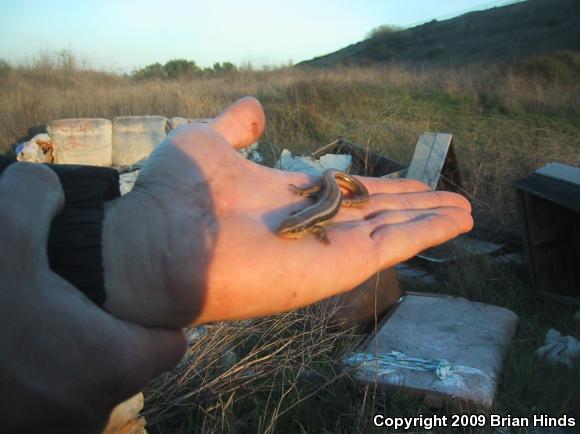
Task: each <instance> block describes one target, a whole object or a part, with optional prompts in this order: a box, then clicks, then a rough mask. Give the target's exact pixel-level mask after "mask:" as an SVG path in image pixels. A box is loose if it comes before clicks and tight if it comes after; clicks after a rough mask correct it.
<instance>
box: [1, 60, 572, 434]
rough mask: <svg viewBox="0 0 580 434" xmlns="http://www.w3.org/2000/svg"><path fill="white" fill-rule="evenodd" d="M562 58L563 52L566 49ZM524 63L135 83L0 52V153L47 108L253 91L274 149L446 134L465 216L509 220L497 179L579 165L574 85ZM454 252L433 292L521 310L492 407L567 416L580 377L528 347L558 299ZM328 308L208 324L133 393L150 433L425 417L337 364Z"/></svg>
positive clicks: (107, 111) (348, 340)
mask: <svg viewBox="0 0 580 434" xmlns="http://www.w3.org/2000/svg"><path fill="white" fill-rule="evenodd" d="M566 56H569V57H570V58H571V59H572V60H573V61H577V60H578V55H576V54H573V53H571V54H566ZM530 65H531V66H530ZM534 65H535V64H534V63H533V62H532V63H531V64H529V65H527V66H526V65H523V66H522V65H520V66H518V67H516V66H511V67H507V66H506V67H501V68H500V67H489V68H488V69H485V70H482V69H481V68H476V67H472V68H463V69H459V70H427V69H424V70H414V69H406V68H403V67H399V66H388V67H376V68H372V69H371V68H368V69H361V68H346V69H334V70H301V69H292V68H282V69H279V70H273V71H252V70H242V71H238V72H237V73H234V74H226V75H224V76H222V77H205V78H203V77H201V78H192V79H187V80H145V81H134V80H132V79H131V78H129V77H121V76H115V75H111V74H106V73H102V72H94V71H83V70H79V69H77V68H75V67H71V66H70V65H69V66H67V65H66V64H65V65H55V64H48V65H47V64H45V65H33V66H30V67H19V68H13V67H10V66H9V65H5V64H1V63H0V150H2V151H5V152H6V151H9V150H10V149H11V147H12V146H13V145H14V144H15V143H16V142H18V141H19V140H21V138H23V137H25V136H27V135H28V131H29V128H31V127H33V126H37V125H43V124H45V123H46V122H47V121H48V120H51V119H56V118H69V117H104V118H113V117H115V116H119V115H137V114H162V115H165V116H168V117H170V116H186V117H210V116H214V115H215V114H217V113H218V112H219V111H220V110H222V109H223V108H224V107H225V106H227V105H228V104H230V103H231V102H233V101H235V100H236V99H237V98H239V97H241V96H244V95H254V96H257V97H258V98H259V99H260V101H261V102H262V103H263V105H264V107H265V110H266V115H267V121H268V125H267V130H266V132H265V135H264V136H263V138H262V140H261V142H260V143H261V145H263V146H262V149H263V150H265V151H270V150H273V151H274V152H273V154H275V153H276V152H277V151H280V150H281V149H282V148H284V147H286V148H289V149H291V150H292V151H295V152H308V151H312V150H314V149H316V148H317V147H319V146H321V145H323V144H326V143H328V142H330V141H332V140H334V139H335V138H337V137H338V136H343V137H345V138H347V139H349V140H350V141H353V142H357V143H360V144H363V145H369V146H370V147H372V148H373V149H376V150H378V151H379V152H384V153H386V154H387V155H389V156H390V157H391V158H393V159H395V160H398V161H400V162H401V163H403V164H407V163H409V161H410V158H411V155H412V152H413V149H414V145H415V142H416V140H417V138H418V136H419V135H420V134H421V133H422V132H424V131H444V132H451V133H453V134H454V146H455V147H456V153H457V158H458V163H459V167H460V170H461V175H462V178H463V181H464V186H463V187H464V191H465V194H466V195H468V197H470V198H471V199H472V201H473V203H474V206H475V209H476V211H477V213H478V214H477V215H478V217H477V223H481V222H483V221H486V222H490V221H491V222H493V223H495V224H496V227H504V228H511V229H515V228H514V227H513V224H514V209H513V204H512V197H511V194H512V192H511V182H512V181H513V180H514V179H516V178H518V177H520V176H523V175H525V174H527V173H528V172H530V171H531V170H534V169H536V168H538V167H540V166H542V165H544V164H546V163H548V162H550V161H555V160H557V161H562V162H566V163H569V164H574V165H578V164H580V152H579V149H580V121H579V119H580V89H579V86H578V82H577V81H576V80H573V79H572V80H566V79H560V78H558V79H556V78H555V76H554V74H551V73H550V71H548V73H547V74H546V73H545V71H544V70H542V72H541V73H538V72H537V70H536V69H535V66H534ZM536 66H537V65H536ZM558 77H559V76H558ZM269 157H270V158H272V155H269ZM466 261H467V262H466V264H464V266H462V267H457V269H455V270H450V271H449V272H448V273H446V275H445V276H444V281H445V282H446V283H445V284H444V285H443V288H442V290H444V291H445V292H448V293H457V294H460V295H464V296H468V297H469V298H471V299H475V300H481V301H487V302H492V303H496V304H499V305H503V306H506V307H509V308H511V309H513V310H514V311H515V312H516V313H518V314H519V315H520V319H521V326H520V334H519V335H518V337H517V339H516V342H515V343H514V345H513V348H512V350H511V351H510V354H509V356H508V361H507V366H506V370H505V373H504V381H503V384H502V386H501V388H500V393H499V399H498V404H497V407H496V408H495V409H494V410H496V411H501V412H503V413H511V414H512V415H529V414H530V413H531V412H536V413H538V412H540V411H544V412H546V413H549V414H553V415H559V414H560V413H561V412H562V411H566V412H569V414H570V412H572V414H574V411H576V413H575V414H576V416H580V411H579V410H578V405H577V403H578V402H580V396H578V391H579V390H580V384H578V382H573V381H572V382H570V381H569V380H567V378H569V377H567V376H566V375H565V374H562V373H559V372H556V371H550V370H549V371H541V370H538V368H537V365H536V363H535V362H534V360H533V358H532V357H531V354H532V352H533V350H534V348H537V347H538V345H539V343H540V342H541V340H542V338H543V336H544V335H545V332H546V330H547V328H548V327H551V326H557V327H558V328H559V330H561V331H562V332H564V333H565V334H569V333H572V332H573V331H574V330H572V327H573V326H572V325H571V324H572V322H571V319H570V318H571V311H569V310H564V309H561V308H557V307H546V308H540V306H541V305H540V304H539V303H538V302H537V301H536V300H535V299H534V298H533V297H532V296H531V295H530V291H529V287H528V284H527V282H526V280H525V278H524V277H522V275H520V274H518V273H513V272H512V271H510V270H506V269H505V268H501V267H499V268H498V267H497V266H493V265H490V264H488V263H486V262H485V261H484V262H483V263H480V262H477V261H475V262H472V261H471V260H466ZM430 290H432V288H431V289H430ZM329 310H332V309H331V306H328V305H324V304H323V305H319V306H315V307H312V308H309V309H306V310H303V311H299V312H291V313H288V314H285V315H281V316H277V317H273V318H265V319H259V320H255V321H251V322H245V323H225V324H219V325H215V326H212V327H210V328H208V333H207V334H206V335H204V336H203V337H201V338H200V339H199V340H192V344H191V346H190V348H189V351H188V356H187V357H186V360H185V361H184V362H183V363H182V364H181V365H180V366H179V368H178V369H176V370H175V371H173V372H172V373H170V374H168V375H166V376H164V377H162V378H160V379H159V380H158V381H157V382H156V383H155V384H154V385H153V386H152V387H151V388H150V389H149V390H148V392H147V400H146V402H147V403H146V410H147V415H148V418H149V423H150V425H151V428H152V430H153V431H154V432H204V433H205V432H224V431H225V432H274V431H277V432H299V433H303V432H345V433H346V432H369V431H371V430H372V426H371V420H372V419H371V417H372V414H375V413H377V412H382V413H387V414H392V415H398V416H402V415H417V414H418V413H423V414H429V413H430V410H429V409H426V408H424V407H423V406H422V405H421V404H419V403H418V402H417V401H415V400H413V399H409V398H405V397H402V396H397V395H394V394H392V393H391V394H385V393H382V392H380V391H377V390H375V389H373V388H372V387H369V388H360V387H358V386H355V385H354V384H353V382H352V381H351V380H350V378H349V375H348V373H342V374H341V373H340V372H341V371H340V369H339V367H338V366H337V361H338V360H339V359H340V356H341V354H344V352H345V351H346V350H347V349H348V348H351V347H352V346H353V345H354V344H355V343H356V342H357V339H359V338H360V337H359V336H357V335H355V334H352V333H346V334H345V333H336V332H333V331H332V330H331V329H329V327H328V318H330V317H332V314H331V313H329ZM576 332H577V331H576ZM576 378H578V376H577V377H576ZM548 379H550V380H549V382H548ZM572 414H570V415H572Z"/></svg>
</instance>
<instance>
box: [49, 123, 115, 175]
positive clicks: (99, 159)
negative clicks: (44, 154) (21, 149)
mask: <svg viewBox="0 0 580 434" xmlns="http://www.w3.org/2000/svg"><path fill="white" fill-rule="evenodd" d="M46 130H47V132H48V134H49V136H50V138H51V139H52V143H53V146H54V160H55V163H57V164H85V165H89V166H110V165H111V161H112V136H111V134H112V124H111V121H110V120H108V119H81V118H79V119H57V120H53V121H50V122H49V123H48V125H47V127H46Z"/></svg>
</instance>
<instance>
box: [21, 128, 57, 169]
mask: <svg viewBox="0 0 580 434" xmlns="http://www.w3.org/2000/svg"><path fill="white" fill-rule="evenodd" d="M16 159H17V160H18V161H27V162H29V163H52V162H54V145H53V143H52V139H51V138H50V136H49V135H48V134H46V133H42V134H37V135H35V136H34V137H33V138H32V139H30V140H29V141H27V142H24V143H21V144H19V145H18V146H17V147H16Z"/></svg>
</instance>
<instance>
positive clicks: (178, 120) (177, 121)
mask: <svg viewBox="0 0 580 434" xmlns="http://www.w3.org/2000/svg"><path fill="white" fill-rule="evenodd" d="M209 121H211V118H182V117H174V118H171V119H169V121H168V122H169V127H170V128H171V129H172V130H174V129H176V128H179V127H180V126H182V125H186V124H207V123H208V122H209Z"/></svg>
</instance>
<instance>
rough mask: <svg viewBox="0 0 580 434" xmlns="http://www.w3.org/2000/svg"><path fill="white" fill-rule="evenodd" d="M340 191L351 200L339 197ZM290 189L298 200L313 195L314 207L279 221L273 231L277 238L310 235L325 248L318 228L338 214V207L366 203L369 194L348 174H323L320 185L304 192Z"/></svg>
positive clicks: (323, 232) (330, 171)
mask: <svg viewBox="0 0 580 434" xmlns="http://www.w3.org/2000/svg"><path fill="white" fill-rule="evenodd" d="M340 187H343V188H345V189H346V190H348V191H349V192H351V193H352V194H353V196H348V197H343V196H342V192H341V190H340ZM290 188H291V189H292V190H293V191H294V192H295V193H297V194H300V195H301V196H306V197H310V196H313V195H316V196H317V197H316V199H317V200H316V203H315V204H314V205H312V206H309V207H307V208H304V209H303V210H300V211H298V212H296V213H294V214H292V215H290V216H289V217H288V218H286V219H285V220H284V221H282V223H280V226H279V227H278V230H277V231H276V232H277V234H278V235H280V236H282V237H285V238H302V237H303V236H304V235H306V234H307V233H308V232H312V233H313V234H314V235H315V236H316V238H317V239H318V240H319V241H321V242H322V243H324V244H329V243H330V240H329V239H328V235H327V234H326V229H324V227H323V226H322V225H323V224H327V223H330V221H331V220H332V219H333V218H334V217H335V216H336V214H338V210H339V209H340V207H341V205H342V206H346V207H357V206H362V205H363V204H364V203H366V202H368V200H369V192H368V190H367V189H366V187H365V186H364V185H363V184H362V183H361V182H360V181H359V180H357V179H356V178H355V177H353V176H351V175H349V174H348V173H344V172H340V171H338V170H334V169H328V170H325V171H324V173H323V174H322V181H321V183H320V184H315V185H313V186H312V187H307V188H298V187H296V186H295V185H292V184H291V185H290Z"/></svg>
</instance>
